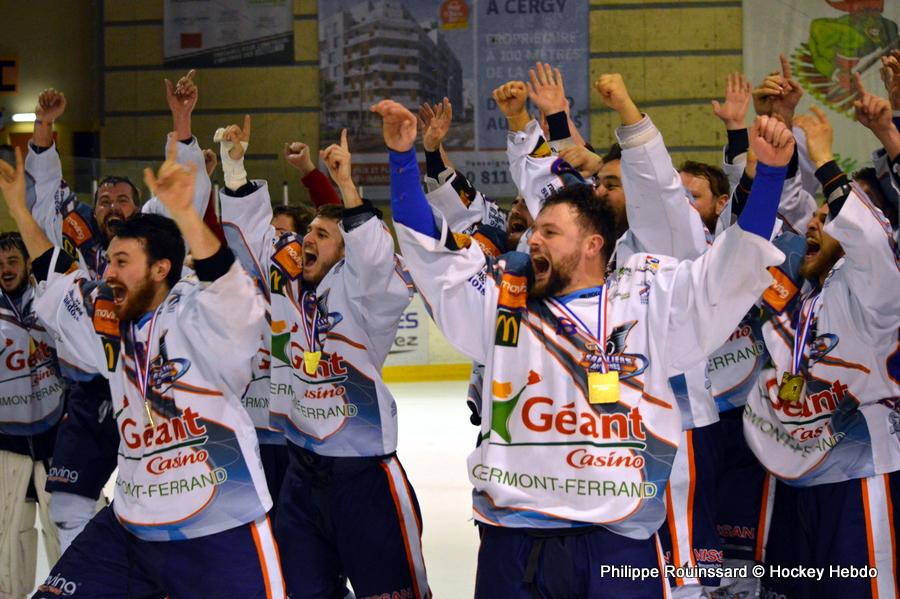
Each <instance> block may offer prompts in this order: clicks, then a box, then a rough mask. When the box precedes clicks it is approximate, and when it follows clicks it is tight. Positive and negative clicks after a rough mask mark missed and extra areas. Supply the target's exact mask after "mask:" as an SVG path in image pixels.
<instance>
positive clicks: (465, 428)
mask: <svg viewBox="0 0 900 599" xmlns="http://www.w3.org/2000/svg"><path fill="white" fill-rule="evenodd" d="M467 386H468V382H466V381H450V382H436V383H394V384H392V385H390V388H391V391H392V392H393V394H394V397H395V398H396V400H397V414H398V418H399V427H400V432H399V441H398V448H397V456H398V457H399V458H400V461H401V462H402V463H403V466H404V468H406V473H407V475H408V476H409V480H410V482H411V483H412V485H413V487H414V488H415V490H416V494H417V495H418V498H419V504H420V505H421V507H422V520H423V524H422V525H423V528H424V532H423V535H422V546H423V548H424V551H425V566H426V568H427V569H428V582H429V584H430V585H431V588H432V590H433V591H434V595H435V596H436V597H453V598H464V597H471V596H472V594H473V592H474V589H475V556H476V553H477V551H478V534H477V531H476V530H475V526H474V524H473V522H472V501H471V486H470V485H469V479H468V477H467V475H466V457H468V455H469V452H470V451H471V450H472V448H473V447H474V445H475V438H476V436H477V429H476V428H475V427H474V426H473V425H472V424H471V423H470V422H469V409H468V408H467V407H466V399H465V398H466V387H467ZM112 489H113V485H112V482H110V483H109V484H107V486H106V492H107V494H108V495H109V496H112ZM38 553H39V554H38V564H37V574H38V581H41V582H43V580H44V579H45V578H46V577H47V574H48V573H49V571H50V568H49V565H48V564H47V557H46V555H45V553H44V550H43V547H42V546H41V547H40V549H39V552H38Z"/></svg>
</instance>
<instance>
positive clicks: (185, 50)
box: [163, 0, 294, 67]
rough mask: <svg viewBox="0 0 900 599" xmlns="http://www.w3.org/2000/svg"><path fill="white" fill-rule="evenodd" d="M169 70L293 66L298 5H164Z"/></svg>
mask: <svg viewBox="0 0 900 599" xmlns="http://www.w3.org/2000/svg"><path fill="white" fill-rule="evenodd" d="M163 40H164V43H163V54H164V60H165V64H166V66H167V67H179V66H184V67H211V66H225V65H237V64H239V65H240V66H254V65H256V66H263V65H275V64H291V63H293V62H294V0H165V4H164V11H163Z"/></svg>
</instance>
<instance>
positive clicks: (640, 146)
mask: <svg viewBox="0 0 900 599" xmlns="http://www.w3.org/2000/svg"><path fill="white" fill-rule="evenodd" d="M616 137H617V138H618V140H619V143H620V144H621V146H622V161H621V165H622V186H623V188H624V191H625V197H626V198H627V201H626V202H625V212H626V214H627V215H628V228H629V229H630V230H631V232H632V234H633V235H634V237H635V238H636V240H637V241H638V247H639V251H643V252H652V253H659V254H665V255H666V256H672V257H673V258H678V259H681V260H692V259H694V258H697V257H698V256H700V254H702V253H703V252H705V251H706V248H707V243H706V234H705V229H704V227H703V221H702V220H701V219H700V213H699V212H697V210H696V209H695V208H694V206H693V204H692V202H691V200H690V197H689V195H688V192H687V190H685V188H684V185H683V184H682V182H681V176H680V175H679V174H678V171H676V170H675V167H674V165H673V164H672V158H671V156H669V152H668V151H667V150H666V145H665V142H664V141H663V137H662V134H660V132H659V130H658V129H657V128H656V127H655V126H654V125H653V121H651V120H650V117H648V116H644V118H643V119H642V120H641V121H640V122H639V123H636V124H634V125H630V126H623V127H619V128H618V129H616Z"/></svg>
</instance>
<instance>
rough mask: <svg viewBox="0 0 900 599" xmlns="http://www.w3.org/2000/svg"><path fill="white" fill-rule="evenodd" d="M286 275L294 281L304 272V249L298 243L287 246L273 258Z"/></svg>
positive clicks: (294, 242) (293, 242)
mask: <svg viewBox="0 0 900 599" xmlns="http://www.w3.org/2000/svg"><path fill="white" fill-rule="evenodd" d="M272 260H274V261H275V263H276V264H278V266H280V267H281V269H282V270H283V271H284V273H285V274H286V275H287V276H288V277H289V278H290V279H291V280H294V279H296V278H297V277H299V276H300V274H301V273H302V272H303V247H302V246H301V245H300V243H299V242H297V241H292V242H291V243H289V244H287V245H286V246H284V247H283V248H281V249H280V250H278V251H277V252H275V255H274V256H272Z"/></svg>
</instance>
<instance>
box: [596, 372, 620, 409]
mask: <svg viewBox="0 0 900 599" xmlns="http://www.w3.org/2000/svg"><path fill="white" fill-rule="evenodd" d="M588 401H589V402H590V403H592V404H597V403H616V402H617V401H619V373H618V371H615V370H613V371H610V372H588Z"/></svg>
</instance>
